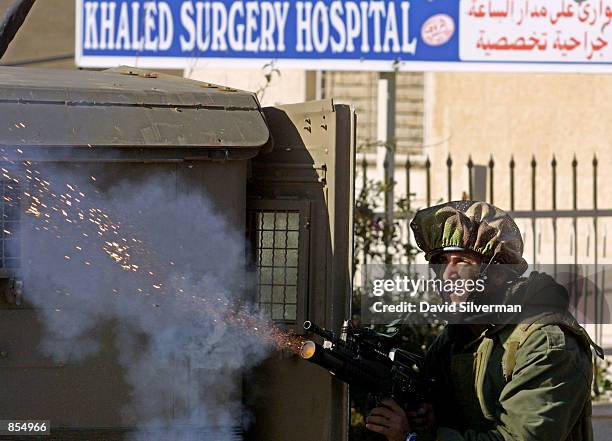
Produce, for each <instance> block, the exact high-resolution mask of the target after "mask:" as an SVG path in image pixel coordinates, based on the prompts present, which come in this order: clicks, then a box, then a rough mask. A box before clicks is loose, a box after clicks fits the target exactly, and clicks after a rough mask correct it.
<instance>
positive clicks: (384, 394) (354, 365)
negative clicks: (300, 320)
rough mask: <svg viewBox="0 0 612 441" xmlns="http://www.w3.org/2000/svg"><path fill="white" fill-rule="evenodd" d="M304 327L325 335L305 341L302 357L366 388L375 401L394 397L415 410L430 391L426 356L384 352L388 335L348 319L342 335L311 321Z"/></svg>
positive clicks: (344, 380)
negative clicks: (424, 369)
mask: <svg viewBox="0 0 612 441" xmlns="http://www.w3.org/2000/svg"><path fill="white" fill-rule="evenodd" d="M304 329H305V330H306V331H308V332H312V333H313V334H317V335H319V336H320V337H322V338H323V343H322V345H320V344H318V343H316V342H314V341H312V340H311V341H306V342H305V343H304V344H303V345H302V348H301V350H300V355H301V357H302V358H303V359H305V360H308V361H309V362H311V363H314V364H317V365H319V366H321V367H323V368H325V369H327V370H328V371H329V372H330V373H331V374H332V375H335V376H336V378H338V379H339V380H341V381H343V382H345V383H347V384H349V385H350V386H353V387H355V388H358V389H361V390H362V391H364V392H367V393H368V395H369V399H370V400H371V401H373V402H374V403H375V404H377V403H379V402H380V401H381V400H383V399H385V398H392V399H394V400H395V401H396V402H397V403H398V404H399V405H400V406H401V407H402V408H403V409H405V410H416V408H417V407H418V406H419V404H420V403H423V402H424V401H425V398H426V397H427V396H428V395H429V390H430V387H431V380H428V379H427V378H426V376H425V375H424V373H423V358H422V357H421V356H419V355H416V354H413V353H411V352H408V351H404V350H402V349H391V351H389V352H388V353H387V352H385V350H384V349H383V345H382V340H384V339H388V337H387V336H384V335H382V334H379V333H377V332H375V331H373V330H372V329H368V328H357V327H352V326H351V325H350V324H349V322H348V321H345V322H344V324H343V326H342V330H341V332H340V336H337V335H336V333H334V332H332V331H328V330H326V329H323V328H320V327H319V326H317V325H315V324H314V323H312V322H310V321H306V322H304Z"/></svg>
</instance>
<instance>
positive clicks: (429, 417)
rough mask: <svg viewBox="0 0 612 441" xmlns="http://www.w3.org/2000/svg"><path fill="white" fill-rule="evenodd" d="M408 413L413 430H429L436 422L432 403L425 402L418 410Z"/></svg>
mask: <svg viewBox="0 0 612 441" xmlns="http://www.w3.org/2000/svg"><path fill="white" fill-rule="evenodd" d="M406 415H407V416H408V422H409V423H410V427H411V428H412V429H413V430H427V431H429V430H432V429H433V427H434V426H435V423H436V420H435V416H434V411H433V406H432V405H431V404H430V403H425V404H423V406H421V407H420V408H419V409H418V410H417V411H416V412H406Z"/></svg>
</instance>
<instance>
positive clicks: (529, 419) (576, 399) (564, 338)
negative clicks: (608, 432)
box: [426, 273, 593, 441]
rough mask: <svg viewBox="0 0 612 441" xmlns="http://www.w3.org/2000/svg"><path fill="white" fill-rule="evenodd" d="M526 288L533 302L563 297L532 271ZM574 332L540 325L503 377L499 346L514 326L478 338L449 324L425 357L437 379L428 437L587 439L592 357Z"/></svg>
mask: <svg viewBox="0 0 612 441" xmlns="http://www.w3.org/2000/svg"><path fill="white" fill-rule="evenodd" d="M526 282H527V283H525V284H524V286H523V288H522V289H525V290H529V291H531V292H529V293H528V294H529V295H530V296H531V295H533V296H537V298H539V299H541V298H542V296H543V295H544V296H545V295H549V296H554V295H566V293H565V294H564V293H562V292H560V285H558V284H556V283H555V282H554V281H553V280H552V278H550V277H549V276H546V275H543V274H539V273H532V275H531V276H530V277H529V279H528V280H527V281H526ZM534 298H535V297H534ZM519 326H520V325H519ZM575 326H576V327H577V328H576V329H572V328H571V327H569V326H568V325H567V324H554V323H551V324H543V325H540V326H538V327H536V328H534V329H535V330H533V332H529V333H528V334H524V336H525V338H524V339H523V341H521V344H520V346H518V347H516V348H515V351H514V353H513V360H512V362H513V365H512V367H513V369H512V371H511V376H510V377H509V376H508V375H507V372H505V370H504V369H505V367H504V362H507V360H506V359H505V358H504V357H505V355H504V354H506V353H507V345H505V343H506V340H507V339H508V336H509V335H515V333H513V331H514V328H515V326H514V325H507V326H505V327H499V326H498V327H495V328H489V329H487V330H486V331H485V332H483V334H482V335H480V337H478V336H476V335H475V334H474V333H473V332H472V331H471V330H470V328H469V327H468V326H467V325H448V326H447V327H446V328H445V329H444V331H443V332H442V334H441V335H440V336H439V337H438V338H437V339H436V340H435V341H434V343H433V345H432V346H431V347H430V349H429V350H428V353H427V355H426V366H427V370H428V373H429V375H430V376H432V377H433V378H435V380H436V381H435V387H434V393H433V396H432V402H433V405H434V412H435V416H436V422H437V428H436V433H435V435H434V439H436V440H437V441H489V440H490V441H493V440H516V441H518V440H521V441H523V440H525V441H527V440H533V441H536V440H541V441H590V440H592V429H591V381H592V375H593V371H592V355H591V351H590V347H589V340H587V339H588V336H586V337H585V335H586V333H585V332H583V331H584V330H583V329H582V328H580V327H579V326H578V325H577V324H575ZM500 328H501V329H500ZM578 328H579V329H578ZM485 346H488V348H487V349H486V351H484V350H483V347H485ZM485 352H486V355H485ZM506 357H507V355H506ZM505 373H506V375H504V374H505ZM430 435H433V434H430Z"/></svg>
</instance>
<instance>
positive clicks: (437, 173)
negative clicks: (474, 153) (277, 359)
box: [357, 155, 612, 343]
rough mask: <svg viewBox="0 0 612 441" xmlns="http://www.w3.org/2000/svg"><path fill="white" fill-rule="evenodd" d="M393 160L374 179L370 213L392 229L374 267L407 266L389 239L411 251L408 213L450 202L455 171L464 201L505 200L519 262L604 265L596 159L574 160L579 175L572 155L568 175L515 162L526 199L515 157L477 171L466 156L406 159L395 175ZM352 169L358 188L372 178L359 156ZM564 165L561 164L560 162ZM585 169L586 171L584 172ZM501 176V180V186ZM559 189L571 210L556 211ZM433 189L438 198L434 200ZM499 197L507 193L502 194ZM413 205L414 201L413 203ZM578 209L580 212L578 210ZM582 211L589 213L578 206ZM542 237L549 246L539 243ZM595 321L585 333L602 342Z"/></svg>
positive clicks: (604, 214) (598, 301)
mask: <svg viewBox="0 0 612 441" xmlns="http://www.w3.org/2000/svg"><path fill="white" fill-rule="evenodd" d="M394 162H395V161H394V160H391V161H385V164H384V169H385V173H384V176H381V177H380V181H382V183H383V184H384V185H382V186H381V188H383V189H384V190H383V193H384V194H381V197H380V200H381V203H380V208H381V210H379V211H377V212H376V213H375V216H378V218H380V219H381V220H382V221H383V222H384V223H385V225H391V226H392V227H390V228H389V229H387V230H385V231H383V236H385V237H383V240H382V241H381V243H379V244H378V246H379V248H380V250H379V251H380V254H382V255H384V256H385V257H384V259H381V261H385V262H387V263H409V261H411V260H412V259H413V257H412V256H410V255H409V253H408V252H406V253H397V252H395V253H394V250H392V249H389V243H390V239H389V238H390V237H392V235H396V237H399V238H400V241H401V242H402V243H403V247H404V249H405V250H407V251H408V250H410V249H411V246H412V243H414V242H413V239H412V236H411V231H410V228H409V221H410V219H411V217H412V214H413V212H414V210H416V209H418V208H422V207H421V206H430V205H432V204H435V203H438V202H441V201H444V200H452V199H453V194H454V193H453V190H454V189H453V182H455V183H456V179H453V174H454V173H457V172H458V171H460V172H462V173H464V174H467V177H468V179H467V180H468V182H467V185H466V187H467V192H464V194H463V197H462V198H463V199H469V200H486V201H488V202H490V203H495V201H496V197H497V199H503V200H504V201H505V206H506V207H509V210H508V211H509V213H510V214H511V215H512V216H513V217H514V218H515V219H516V220H517V223H518V224H519V227H520V228H521V231H522V234H523V240H524V242H525V249H526V253H525V258H526V259H527V261H528V262H529V263H530V264H532V265H535V266H536V267H537V265H539V264H552V265H553V266H554V268H555V273H556V268H557V265H559V264H564V265H567V264H570V265H571V264H573V265H576V266H578V265H581V264H588V265H594V267H595V270H596V271H597V268H598V267H600V266H601V264H602V263H603V262H604V261H607V257H608V255H609V253H608V250H607V247H608V241H607V225H606V227H605V228H602V225H604V224H607V223H608V221H610V222H611V223H610V226H611V227H612V209H609V208H602V207H600V204H599V202H598V198H599V195H600V193H601V188H600V182H599V178H598V172H599V171H600V164H599V160H598V158H597V157H596V156H595V157H592V158H589V159H588V160H584V159H582V160H581V162H580V165H581V168H580V172H581V174H579V167H578V166H579V161H578V159H577V157H576V156H574V158H573V159H572V160H571V164H569V165H570V166H571V167H570V170H571V171H570V173H569V174H568V173H567V172H566V173H559V168H560V167H559V161H558V160H557V159H556V158H555V157H554V156H553V157H552V158H551V159H550V161H549V162H548V161H547V162H546V163H543V162H538V161H537V160H536V157H535V156H533V157H532V158H531V160H529V159H527V161H524V162H521V164H520V166H521V167H525V166H527V167H529V170H521V176H522V177H523V178H524V177H525V176H526V175H527V176H529V188H530V189H529V192H528V194H526V193H525V192H524V191H522V192H521V193H520V194H517V182H516V175H517V167H518V166H519V164H517V161H515V159H514V157H511V158H510V160H509V161H508V162H506V163H503V164H502V163H501V162H498V161H496V160H495V159H494V158H493V157H491V158H490V159H489V161H488V163H486V165H476V164H475V163H474V161H473V160H472V158H471V157H469V158H468V160H467V162H464V163H459V161H455V160H453V158H452V156H450V155H449V156H448V157H447V158H446V160H445V161H443V163H442V164H440V163H437V164H434V163H433V162H432V161H431V160H430V159H429V157H427V158H425V160H424V161H423V160H422V159H421V160H420V161H416V160H413V159H412V158H411V157H407V158H406V160H405V161H403V164H401V165H399V166H397V165H396V166H395V167H394V170H390V169H389V164H394ZM358 164H359V169H360V173H358V179H360V181H361V182H360V184H361V187H362V189H363V188H366V187H367V183H368V182H370V181H371V180H372V179H374V177H373V176H372V173H371V167H370V165H369V164H368V162H367V161H366V156H365V155H363V157H362V158H360V160H359V162H358ZM587 164H588V165H587ZM564 165H568V164H567V163H565V164H564ZM585 165H587V168H586V170H587V171H586V173H585ZM502 167H506V170H505V171H504V170H501V168H502ZM461 168H463V170H461ZM565 170H568V169H567V167H565ZM501 171H504V173H501ZM399 173H402V174H403V175H404V178H405V181H404V183H405V188H404V189H399V188H398V187H397V184H396V183H395V181H394V176H395V174H399ZM543 177H547V178H548V179H546V181H547V182H546V186H548V188H544V187H543V185H542V181H543V179H542V178H543ZM434 178H435V179H436V180H437V181H438V182H439V180H441V179H443V180H444V181H443V182H444V184H445V185H443V186H442V187H444V186H445V187H446V188H445V189H444V190H445V191H444V190H443V191H442V193H443V194H439V193H440V188H441V186H440V185H438V186H437V187H436V188H435V189H434V187H433V186H432V179H434ZM502 178H503V179H504V181H505V182H504V181H502ZM506 179H507V180H506ZM568 180H569V182H568ZM561 184H562V185H563V188H564V190H565V191H568V190H569V191H570V192H571V207H570V208H563V209H562V208H560V204H559V203H558V202H559V187H560V185H561ZM579 184H580V186H579ZM434 190H435V191H437V192H438V194H435V195H434ZM543 190H546V191H543ZM504 192H506V193H505V194H504ZM581 192H582V193H581ZM395 193H402V194H403V196H405V195H408V197H407V198H406V197H404V198H403V199H404V205H405V206H404V210H398V209H397V202H398V199H397V198H395V196H394V195H395ZM455 193H456V192H455ZM544 194H546V196H548V194H550V199H549V200H545V199H544V196H543V195H544ZM585 194H588V199H591V200H590V201H588V200H585V197H584V195H585ZM502 195H503V197H502ZM606 196H607V195H606ZM517 198H520V199H521V200H520V202H521V204H520V205H523V206H525V205H527V204H526V202H528V206H529V208H528V209H517V205H519V204H517V203H516V202H517ZM455 199H457V198H455ZM415 201H419V203H418V204H417V203H416V202H415ZM589 202H590V203H589ZM417 205H418V206H417ZM579 205H580V206H581V208H579ZM585 205H586V206H587V207H588V208H582V207H583V206H585ZM539 207H546V208H539ZM542 237H546V238H549V239H550V240H544V241H543V240H542ZM560 237H562V238H563V240H562V244H563V245H564V247H566V248H565V249H566V252H560V240H559V238H560ZM357 240H359V238H357ZM543 242H544V243H543ZM369 246H373V245H369ZM568 248H569V249H568ZM395 251H397V249H396V250H395ZM360 254H361V255H360V256H358V259H359V262H360V263H373V262H374V260H373V259H372V257H371V256H372V253H371V250H370V249H367V248H366V249H364V248H363V247H362V249H361V250H360ZM391 254H393V255H391ZM602 270H603V271H605V268H603V267H602ZM601 288H602V289H600V290H595V292H594V293H592V295H594V296H595V299H594V304H595V305H596V306H595V308H596V311H594V314H595V317H596V318H599V317H602V315H601V314H602V311H603V301H604V294H605V292H604V291H605V286H604V287H601ZM585 299H586V297H585ZM591 300H592V299H591ZM585 302H586V300H585ZM585 308H586V305H585ZM595 321H596V322H597V323H599V325H594V329H592V330H591V332H594V333H595V338H596V340H597V341H598V342H600V343H601V342H602V340H603V327H602V326H601V320H597V319H596V320H595Z"/></svg>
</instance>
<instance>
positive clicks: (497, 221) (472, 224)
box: [410, 201, 527, 274]
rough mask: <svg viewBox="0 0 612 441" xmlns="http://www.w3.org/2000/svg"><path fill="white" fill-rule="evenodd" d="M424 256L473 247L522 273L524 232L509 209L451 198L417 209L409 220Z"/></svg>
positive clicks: (524, 265)
mask: <svg viewBox="0 0 612 441" xmlns="http://www.w3.org/2000/svg"><path fill="white" fill-rule="evenodd" d="M410 227H411V228H412V231H413V232H414V237H415V240H416V243H417V245H418V247H419V248H420V249H421V250H423V251H424V252H425V259H427V260H430V259H431V258H432V257H433V256H435V255H436V254H438V253H440V252H444V251H453V250H454V251H458V250H460V251H466V250H467V251H472V252H474V253H477V254H479V255H480V256H481V257H483V258H484V259H485V260H486V261H490V262H492V263H503V264H508V265H512V267H513V270H514V271H516V272H518V273H519V274H522V273H523V272H525V270H526V269H527V262H525V259H523V258H522V255H523V239H522V237H521V232H520V230H519V228H518V227H517V225H516V223H515V222H514V220H513V219H512V218H511V217H510V215H509V214H508V213H506V212H505V211H503V210H501V209H499V208H497V207H496V206H494V205H491V204H488V203H486V202H478V201H451V202H446V203H444V204H440V205H435V206H433V207H429V208H424V209H422V210H419V211H417V213H416V215H415V216H414V219H413V220H412V222H411V223H410Z"/></svg>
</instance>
